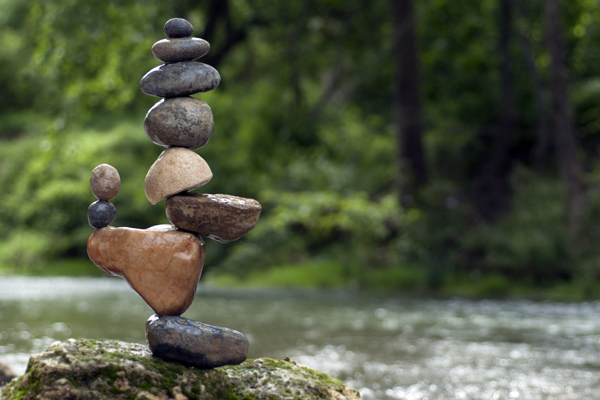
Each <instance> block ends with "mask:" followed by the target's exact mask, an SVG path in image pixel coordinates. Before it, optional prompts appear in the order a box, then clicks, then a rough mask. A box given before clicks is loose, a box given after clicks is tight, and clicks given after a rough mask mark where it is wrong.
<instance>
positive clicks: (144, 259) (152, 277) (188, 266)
mask: <svg viewBox="0 0 600 400" xmlns="http://www.w3.org/2000/svg"><path fill="white" fill-rule="evenodd" d="M87 251H88V256H89V257H90V260H92V262H93V263H94V264H96V265H97V266H98V267H99V268H101V269H102V270H104V271H105V272H106V273H107V274H109V275H116V276H120V277H122V278H124V279H125V280H126V281H127V283H129V285H130V286H131V288H132V289H133V290H135V291H136V292H137V293H138V294H139V295H140V296H141V297H142V298H143V299H144V301H145V302H146V303H148V305H149V306H150V307H151V308H152V309H153V310H154V312H156V314H158V315H159V316H164V315H172V316H179V315H181V314H183V313H184V312H185V310H187V309H188V307H189V306H190V305H191V304H192V301H193V300H194V295H195V293H196V286H197V284H198V279H200V274H201V272H202V266H203V264H204V256H205V253H206V250H205V248H204V243H203V242H202V240H201V239H199V238H198V237H197V236H195V235H194V234H192V233H189V232H183V231H179V230H177V229H176V228H175V227H173V226H172V225H157V226H153V227H151V228H148V229H133V228H113V227H111V226H108V227H106V228H102V229H97V230H95V231H94V233H92V235H91V236H90V238H89V239H88V244H87Z"/></svg>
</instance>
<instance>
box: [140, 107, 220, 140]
mask: <svg viewBox="0 0 600 400" xmlns="http://www.w3.org/2000/svg"><path fill="white" fill-rule="evenodd" d="M214 126H215V123H214V118H213V114H212V111H211V109H210V107H209V106H208V104H206V103H205V102H204V101H202V100H199V99H195V98H193V97H187V96H186V97H174V98H170V99H163V100H161V101H159V102H158V103H156V104H155V105H154V106H153V107H152V108H151V109H150V110H149V111H148V114H146V119H145V120H144V130H145V131H146V135H147V136H148V138H149V139H150V140H152V141H153V142H154V143H155V144H157V145H159V146H164V147H169V146H180V147H187V148H189V149H192V150H196V149H199V148H201V147H203V146H204V145H206V143H208V140H209V139H210V137H211V136H212V133H213V129H214Z"/></svg>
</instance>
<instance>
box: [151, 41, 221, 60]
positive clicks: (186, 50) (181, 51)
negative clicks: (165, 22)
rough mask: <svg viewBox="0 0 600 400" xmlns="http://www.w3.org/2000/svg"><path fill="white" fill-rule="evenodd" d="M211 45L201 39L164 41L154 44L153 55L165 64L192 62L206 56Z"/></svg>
mask: <svg viewBox="0 0 600 400" xmlns="http://www.w3.org/2000/svg"><path fill="white" fill-rule="evenodd" d="M209 50H210V44H209V43H208V42H207V41H206V40H204V39H200V38H186V39H163V40H159V41H158V42H156V43H154V46H152V54H154V57H156V59H157V60H159V61H162V62H165V63H176V62H181V61H192V60H196V59H198V58H200V57H203V56H205V55H206V54H207V53H208V51H209Z"/></svg>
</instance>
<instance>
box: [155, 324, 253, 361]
mask: <svg viewBox="0 0 600 400" xmlns="http://www.w3.org/2000/svg"><path fill="white" fill-rule="evenodd" d="M146 340H147V341H148V345H149V346H150V350H151V351H152V354H154V355H155V356H157V357H160V358H162V359H164V360H171V361H178V362H180V363H183V364H187V365H193V366H195V367H199V368H215V367H221V366H223V365H238V364H241V363H242V362H244V361H245V360H246V357H247V356H248V346H249V343H248V338H246V336H244V335H243V334H242V333H241V332H238V331H236V330H234V329H229V328H221V327H218V326H212V325H209V324H205V323H202V322H198V321H192V320H189V319H186V318H182V317H161V318H159V317H158V316H157V315H153V316H151V317H150V318H149V319H148V322H146Z"/></svg>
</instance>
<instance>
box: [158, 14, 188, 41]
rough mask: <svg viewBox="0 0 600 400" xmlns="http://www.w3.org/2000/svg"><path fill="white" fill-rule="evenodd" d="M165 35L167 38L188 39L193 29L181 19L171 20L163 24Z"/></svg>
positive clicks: (186, 21)
mask: <svg viewBox="0 0 600 400" xmlns="http://www.w3.org/2000/svg"><path fill="white" fill-rule="evenodd" d="M164 29H165V35H166V36H167V37H168V38H169V39H172V38H185V37H190V36H192V34H193V33H194V27H193V26H192V24H190V22H189V21H188V20H186V19H183V18H171V19H170V20H168V21H167V22H166V23H165V28H164Z"/></svg>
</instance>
